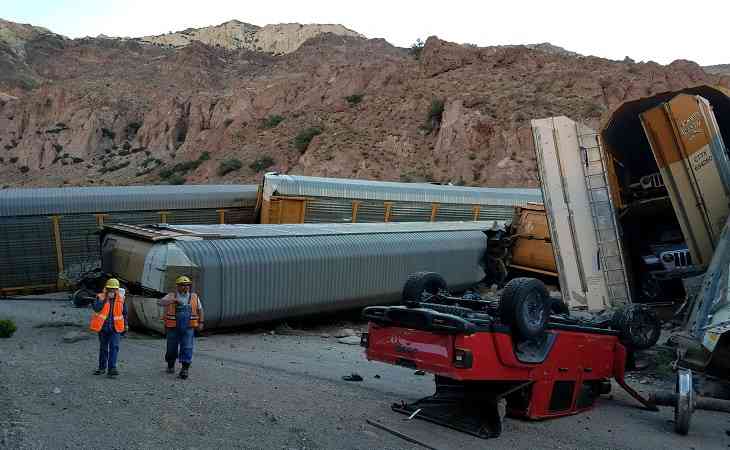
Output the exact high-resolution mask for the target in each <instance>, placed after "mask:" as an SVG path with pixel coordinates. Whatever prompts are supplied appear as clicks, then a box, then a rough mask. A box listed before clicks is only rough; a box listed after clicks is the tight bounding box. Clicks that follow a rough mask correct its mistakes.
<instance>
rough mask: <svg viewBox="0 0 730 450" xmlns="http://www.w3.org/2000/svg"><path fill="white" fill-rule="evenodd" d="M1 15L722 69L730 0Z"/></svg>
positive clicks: (481, 1) (262, 4)
mask: <svg viewBox="0 0 730 450" xmlns="http://www.w3.org/2000/svg"><path fill="white" fill-rule="evenodd" d="M0 17H1V18H3V19H6V20H11V21H13V22H21V23H30V24H32V25H38V26H42V27H45V28H48V29H50V30H51V31H53V32H56V33H59V34H63V35H65V36H68V37H72V38H77V37H84V36H97V35H99V34H106V35H108V36H129V37H135V36H145V35H154V34H163V33H166V32H168V31H179V30H183V29H185V28H189V27H195V28H199V27H204V26H209V25H217V24H220V23H223V22H226V21H228V20H231V19H238V20H240V21H242V22H248V23H252V24H255V25H266V24H272V23H287V22H299V23H340V24H343V25H345V26H346V27H348V28H350V29H353V30H355V31H358V32H360V33H362V34H364V35H365V36H367V37H369V38H385V39H386V40H388V41H389V42H390V43H392V44H394V45H398V46H401V47H407V46H410V45H411V44H412V43H413V42H415V40H416V39H417V38H421V39H424V40H425V39H426V38H427V37H428V36H432V35H435V36H438V37H439V38H441V39H444V40H447V41H452V42H458V43H462V44H463V43H470V44H476V45H479V46H487V45H504V44H531V43H540V42H550V43H552V44H554V45H558V46H561V47H564V48H566V49H568V50H571V51H575V52H578V53H581V54H585V55H596V56H601V57H605V58H610V59H623V58H624V57H625V56H629V57H631V58H632V59H634V60H636V61H656V62H659V63H662V64H668V63H670V62H671V61H673V60H675V59H689V60H693V61H696V62H698V63H700V64H702V65H710V64H728V63H730V46H728V43H730V34H728V28H730V27H729V26H728V22H727V21H728V17H730V1H729V0H694V1H692V0H683V1H678V0H603V1H601V2H596V1H591V0H584V1H574V0H542V1H541V0H502V1H494V0H475V1H466V0H440V1H427V0H423V1H406V0H388V1H383V0H368V1H357V2H355V1H352V0H340V1H327V0H299V1H297V0H294V1H289V0H276V1H251V0H238V1H235V0H195V1H193V0H2V6H0Z"/></svg>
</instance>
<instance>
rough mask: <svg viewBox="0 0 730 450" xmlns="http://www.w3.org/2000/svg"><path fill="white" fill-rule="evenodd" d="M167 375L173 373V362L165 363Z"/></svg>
mask: <svg viewBox="0 0 730 450" xmlns="http://www.w3.org/2000/svg"><path fill="white" fill-rule="evenodd" d="M167 373H175V362H174V361H173V362H171V363H167Z"/></svg>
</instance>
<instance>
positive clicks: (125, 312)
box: [122, 302, 129, 333]
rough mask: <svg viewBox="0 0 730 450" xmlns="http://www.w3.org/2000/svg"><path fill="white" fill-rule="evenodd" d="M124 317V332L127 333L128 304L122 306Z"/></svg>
mask: <svg viewBox="0 0 730 450" xmlns="http://www.w3.org/2000/svg"><path fill="white" fill-rule="evenodd" d="M122 316H124V332H125V333H126V332H127V330H129V322H128V321H127V303H126V302H124V304H123V305H122Z"/></svg>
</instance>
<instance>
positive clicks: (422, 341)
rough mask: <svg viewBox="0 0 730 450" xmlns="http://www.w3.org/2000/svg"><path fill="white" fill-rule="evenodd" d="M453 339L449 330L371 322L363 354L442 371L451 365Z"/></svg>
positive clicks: (446, 371)
mask: <svg viewBox="0 0 730 450" xmlns="http://www.w3.org/2000/svg"><path fill="white" fill-rule="evenodd" d="M454 339H455V336H454V335H452V334H436V333H431V332H428V331H419V330H412V329H408V328H402V327H392V326H391V327H387V326H380V325H376V324H372V323H371V324H370V329H369V333H368V343H367V350H366V355H367V358H368V359H369V360H375V361H381V362H385V363H389V364H396V365H399V366H404V367H409V368H411V369H423V370H426V371H428V372H432V373H436V374H439V373H442V374H445V373H448V372H451V371H453V368H454V365H453V361H454Z"/></svg>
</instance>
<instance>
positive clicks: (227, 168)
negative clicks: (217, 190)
mask: <svg viewBox="0 0 730 450" xmlns="http://www.w3.org/2000/svg"><path fill="white" fill-rule="evenodd" d="M241 167H243V163H242V162H241V161H240V160H238V159H236V158H231V159H226V160H225V161H223V162H221V164H220V166H218V175H219V176H221V177H222V176H225V175H227V174H229V173H231V172H235V171H236V170H239V169H240V168H241Z"/></svg>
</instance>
